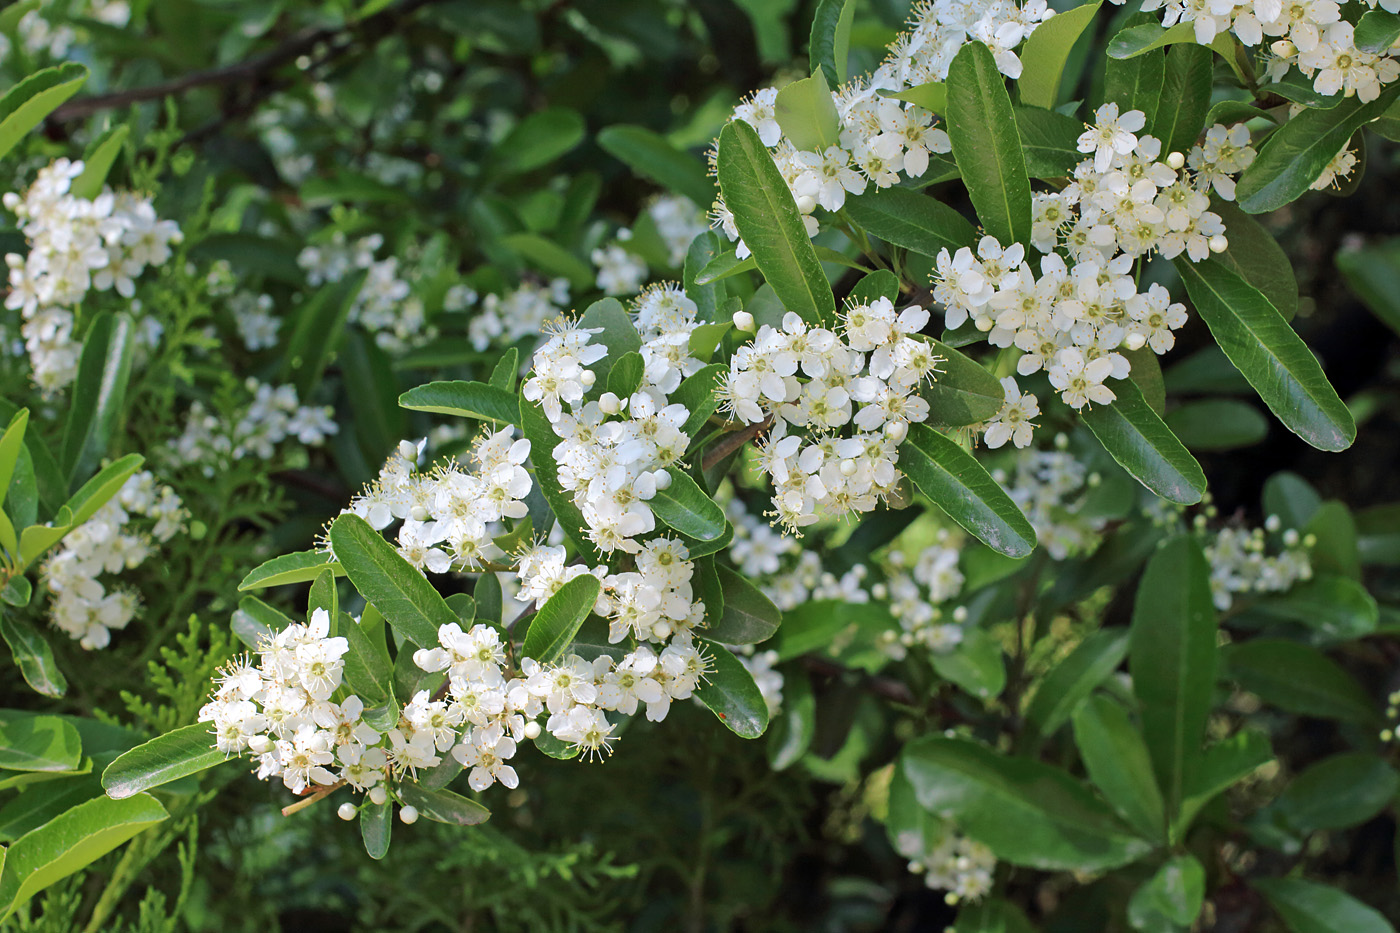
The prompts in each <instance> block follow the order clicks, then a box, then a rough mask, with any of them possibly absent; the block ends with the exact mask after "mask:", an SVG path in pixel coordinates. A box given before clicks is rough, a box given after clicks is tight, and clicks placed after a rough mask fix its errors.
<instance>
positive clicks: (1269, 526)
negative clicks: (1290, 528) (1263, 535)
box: [1264, 515, 1283, 531]
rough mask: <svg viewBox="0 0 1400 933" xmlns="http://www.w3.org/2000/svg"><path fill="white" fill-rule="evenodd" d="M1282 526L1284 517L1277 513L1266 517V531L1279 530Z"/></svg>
mask: <svg viewBox="0 0 1400 933" xmlns="http://www.w3.org/2000/svg"><path fill="white" fill-rule="evenodd" d="M1282 527H1283V519H1281V518H1279V517H1278V516H1277V515H1270V516H1269V517H1268V518H1266V519H1264V529H1265V530H1266V531H1278V530H1279V529H1280V528H1282Z"/></svg>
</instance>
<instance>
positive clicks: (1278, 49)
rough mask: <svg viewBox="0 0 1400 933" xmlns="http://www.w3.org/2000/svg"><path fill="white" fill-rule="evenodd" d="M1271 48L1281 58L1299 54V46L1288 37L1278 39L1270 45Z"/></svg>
mask: <svg viewBox="0 0 1400 933" xmlns="http://www.w3.org/2000/svg"><path fill="white" fill-rule="evenodd" d="M1269 50H1270V51H1271V52H1273V53H1274V54H1275V55H1277V56H1278V57H1279V58H1292V57H1293V56H1294V55H1297V54H1298V46H1296V45H1294V44H1293V43H1292V42H1289V41H1288V40H1287V39H1280V40H1278V41H1277V42H1275V43H1274V44H1273V45H1271V46H1269Z"/></svg>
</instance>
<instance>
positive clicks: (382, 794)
mask: <svg viewBox="0 0 1400 933" xmlns="http://www.w3.org/2000/svg"><path fill="white" fill-rule="evenodd" d="M388 800H389V792H388V791H387V790H385V789H384V785H383V784H376V785H375V786H374V787H371V788H370V789H369V802H370V803H372V804H374V805H375V806H376V807H382V806H383V805H384V804H385V803H386V802H387V801H388Z"/></svg>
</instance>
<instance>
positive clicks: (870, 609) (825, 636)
mask: <svg viewBox="0 0 1400 933" xmlns="http://www.w3.org/2000/svg"><path fill="white" fill-rule="evenodd" d="M898 624H899V623H898V622H896V621H895V618H894V616H892V615H890V611H889V608H888V607H887V606H884V605H882V604H880V603H878V602H866V603H848V602H843V601H841V600H836V599H810V600H808V601H807V602H804V603H802V604H800V605H798V606H794V607H793V608H791V609H789V610H788V611H787V612H784V613H783V624H782V627H781V628H780V629H778V637H777V638H776V639H775V640H774V648H775V649H776V650H777V652H778V660H780V661H788V660H791V659H792V658H795V657H799V656H801V655H804V654H808V653H810V652H822V651H824V650H825V649H827V648H828V647H830V646H831V644H832V642H833V641H835V640H836V636H837V635H838V634H840V633H841V632H844V631H847V630H853V629H860V630H871V631H881V632H883V631H887V630H889V629H891V628H894V627H896V626H898Z"/></svg>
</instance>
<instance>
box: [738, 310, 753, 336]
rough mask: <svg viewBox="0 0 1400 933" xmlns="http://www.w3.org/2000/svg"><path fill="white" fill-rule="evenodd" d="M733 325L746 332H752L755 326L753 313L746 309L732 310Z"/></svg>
mask: <svg viewBox="0 0 1400 933" xmlns="http://www.w3.org/2000/svg"><path fill="white" fill-rule="evenodd" d="M734 327H735V329H736V330H741V331H743V332H744V333H746V334H752V333H753V332H754V331H755V330H756V329H757V326H756V325H755V324H754V320H753V315H752V314H750V313H749V312H747V311H735V312H734Z"/></svg>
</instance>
